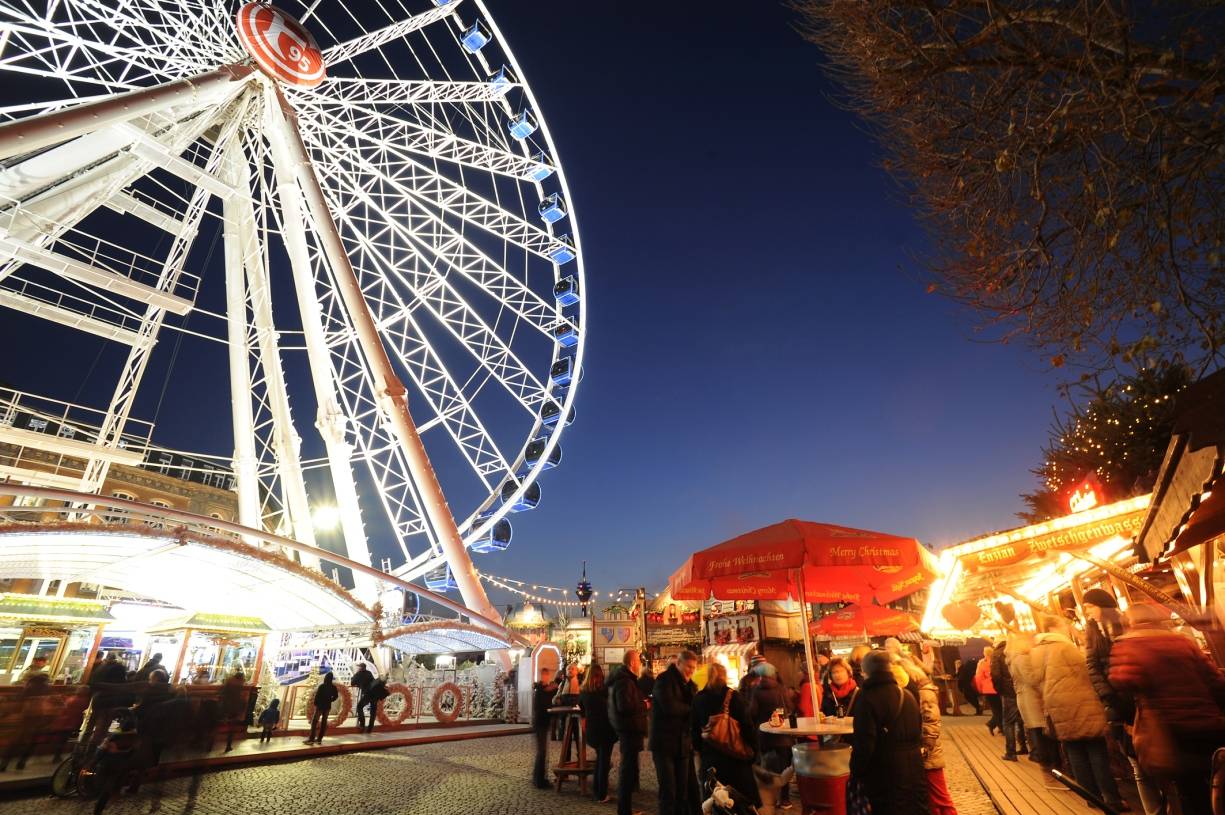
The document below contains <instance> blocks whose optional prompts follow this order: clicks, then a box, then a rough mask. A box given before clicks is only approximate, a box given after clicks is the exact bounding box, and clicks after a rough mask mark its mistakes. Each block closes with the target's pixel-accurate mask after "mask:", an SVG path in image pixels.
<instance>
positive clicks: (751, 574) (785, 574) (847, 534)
mask: <svg viewBox="0 0 1225 815" xmlns="http://www.w3.org/2000/svg"><path fill="white" fill-rule="evenodd" d="M934 577H935V568H934V562H933V559H932V558H931V556H930V555H929V554H928V553H927V551H926V550H925V549H924V548H923V547H922V546H920V545H919V542H918V541H917V540H915V539H914V538H902V537H898V536H897V535H886V534H883V533H881V532H869V531H867V530H864V529H851V528H849V527H845V526H833V525H832V524H819V523H813V522H811V521H798V520H795V519H794V518H792V519H789V520H786V521H783V522H782V523H777V524H774V525H772V526H767V527H763V528H762V529H758V530H756V531H755V532H749V533H746V534H744V535H740V536H738V537H735V538H732V539H731V540H729V541H725V542H723V543H720V544H718V545H717V546H712V547H710V548H709V549H703V550H702V551H700V552H695V553H694V554H693V555H692V556H690V557H689V558H688V559H687V560H686V561H685V563H684V564H683V565H682V566H681V568H679V569H677V570H676V572H675V573H674V574H673V575H672V578H671V580H669V588H670V589H671V591H672V596H673V597H676V598H678V599H694V600H705V599H706V598H708V597H710V596H711V595H712V594H713V595H714V596H716V597H719V598H720V599H757V600H781V599H786V598H788V597H795V598H797V599H800V598H802V599H803V600H804V601H806V602H834V601H851V602H863V601H865V600H868V599H869V598H871V597H877V599H880V596H884V597H887V598H888V600H893V599H896V598H897V597H902V596H905V595H907V594H910V593H911V592H914V591H917V590H918V589H920V588H922V587H923V586H925V585H927V584H928V583H930V582H931V580H932V578H934ZM888 600H882V602H888ZM861 630H862V629H861ZM804 656H805V659H806V661H807V662H808V670H809V676H816V674H815V672H814V671H813V657H812V640H811V639H810V638H809V637H805V638H804ZM809 690H810V692H811V693H812V694H813V697H812V703H813V708H814V709H815V708H816V707H817V700H816V687H815V685H812V684H811V683H810V685H809Z"/></svg>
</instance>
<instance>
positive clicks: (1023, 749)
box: [991, 639, 1029, 761]
mask: <svg viewBox="0 0 1225 815" xmlns="http://www.w3.org/2000/svg"><path fill="white" fill-rule="evenodd" d="M991 684H992V685H994V686H995V692H996V693H997V694H999V697H1000V720H1001V724H1000V727H1001V728H1002V729H1003V730H1004V761H1016V760H1017V756H1018V755H1025V754H1026V753H1028V752H1029V747H1028V746H1027V745H1026V743H1025V727H1024V726H1023V725H1022V724H1021V714H1020V711H1018V710H1017V688H1016V684H1015V683H1014V682H1013V681H1012V672H1011V671H1010V670H1008V642H1007V640H1003V639H1001V640H1000V641H999V642H997V643H996V644H995V650H994V651H993V652H992V654H991Z"/></svg>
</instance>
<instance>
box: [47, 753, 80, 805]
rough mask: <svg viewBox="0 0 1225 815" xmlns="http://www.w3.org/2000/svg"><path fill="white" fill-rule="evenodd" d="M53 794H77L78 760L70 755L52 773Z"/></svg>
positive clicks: (64, 796)
mask: <svg viewBox="0 0 1225 815" xmlns="http://www.w3.org/2000/svg"><path fill="white" fill-rule="evenodd" d="M51 794H52V795H54V796H55V797H56V798H71V797H72V796H74V795H76V794H77V762H76V758H75V757H73V756H69V757H68V758H66V759H64V760H63V761H61V762H60V763H59V766H58V767H56V768H55V772H54V773H52V774H51Z"/></svg>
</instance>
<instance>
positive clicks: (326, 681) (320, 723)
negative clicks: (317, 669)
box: [305, 671, 340, 744]
mask: <svg viewBox="0 0 1225 815" xmlns="http://www.w3.org/2000/svg"><path fill="white" fill-rule="evenodd" d="M339 696H340V691H338V690H336V685H335V683H334V682H333V680H332V672H331V671H328V672H327V673H325V674H324V675H323V681H322V682H320V683H319V687H318V688H316V689H315V698H314V700H312V701H313V704H312V710H311V731H310V735H309V736H307V737H306V742H305V743H306V744H311V743H314V744H323V736H324V734H326V733H327V729H328V715H329V714H330V713H331V711H332V703H333V702H335V701H336V699H337V697H339Z"/></svg>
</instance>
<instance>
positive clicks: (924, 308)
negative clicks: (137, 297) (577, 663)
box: [0, 0, 1057, 601]
mask: <svg viewBox="0 0 1225 815" xmlns="http://www.w3.org/2000/svg"><path fill="white" fill-rule="evenodd" d="M490 5H491V7H492V11H493V13H494V14H495V15H496V16H497V20H498V23H499V25H500V26H501V28H502V30H503V33H504V34H505V35H506V37H507V39H508V41H509V43H510V45H511V47H512V48H513V49H514V51H515V54H516V56H517V58H518V59H519V62H520V64H521V66H522V68H523V70H524V74H525V77H526V79H527V80H528V82H529V83H530V84H531V85H532V87H533V88H534V90H535V93H536V95H537V98H538V101H539V103H540V106H541V108H542V113H543V115H544V117H545V119H546V120H547V121H548V123H549V126H550V129H551V130H552V134H553V137H554V140H555V142H556V144H557V147H558V151H559V153H560V159H561V162H562V164H563V166H564V167H565V168H566V173H567V176H568V179H569V183H570V188H571V192H572V201H571V203H572V205H573V206H574V207H575V209H576V212H577V214H578V217H579V219H580V225H581V228H582V237H583V245H584V251H585V257H586V264H587V267H586V269H587V289H586V296H587V302H588V308H589V312H588V323H587V327H586V330H587V337H588V344H587V369H586V377H585V379H584V381H583V383H582V386H581V387H580V390H579V394H578V402H577V414H578V420H577V421H576V423H575V424H574V425H573V426H572V427H571V428H569V430H568V431H567V433H566V434H565V435H564V436H563V440H562V445H563V447H564V449H565V460H564V462H563V465H562V466H561V467H560V468H559V469H557V470H555V471H552V472H549V473H547V474H546V475H545V477H544V479H543V482H542V484H543V489H544V500H543V501H542V503H541V505H540V507H539V508H538V509H537V510H536V511H534V512H530V513H521V514H519V515H517V516H515V518H514V525H515V539H514V542H513V544H512V546H511V549H510V550H509V551H508V552H507V553H504V554H501V555H489V556H481V557H479V559H478V561H477V565H478V567H479V568H481V569H484V570H486V571H489V572H492V573H494V574H501V575H507V576H511V577H516V578H524V579H528V580H531V581H537V582H541V583H550V584H553V585H561V586H572V585H573V584H574V582H575V580H576V579H577V577H578V574H579V570H580V568H581V561H582V560H584V559H585V560H587V561H588V564H589V575H590V576H591V578H592V580H593V582H594V583H595V586H596V588H597V589H599V590H602V591H607V590H610V589H616V588H618V587H622V586H634V585H646V586H647V587H648V588H649V589H651V590H655V589H658V588H660V587H661V586H662V585H663V584H664V583H665V581H666V579H667V576H668V574H669V573H671V571H672V570H673V569H675V568H676V566H677V565H678V564H679V563H680V562H681V561H682V560H683V559H684V558H685V556H686V555H687V554H688V553H689V552H691V551H693V550H694V549H697V548H702V547H705V546H708V545H711V544H713V543H717V542H719V541H720V540H723V539H725V538H727V537H730V536H732V535H735V534H738V533H740V532H744V531H747V530H749V529H753V528H755V527H758V526H762V525H766V524H769V523H773V522H775V521H778V520H781V519H783V518H786V517H792V516H795V517H802V518H808V519H813V520H821V521H827V522H830V523H837V524H844V525H849V526H859V527H865V528H869V529H876V530H880V531H885V532H891V533H897V534H904V535H912V536H915V537H918V538H919V539H921V540H923V541H924V542H928V543H932V544H935V545H936V546H941V545H944V544H947V543H951V542H954V541H957V540H961V539H964V538H967V537H970V536H972V535H976V534H979V533H982V532H986V531H990V530H994V529H999V528H1004V527H1008V526H1011V525H1014V523H1015V519H1014V516H1013V513H1014V512H1016V511H1017V510H1018V509H1019V508H1020V500H1019V499H1018V497H1017V495H1018V493H1020V492H1022V491H1024V490H1028V489H1031V488H1032V486H1033V485H1034V478H1033V476H1031V475H1030V473H1029V468H1030V467H1032V466H1034V465H1035V464H1036V463H1037V461H1038V459H1039V450H1040V446H1041V444H1042V442H1043V441H1044V439H1045V435H1046V429H1047V426H1048V425H1049V422H1050V418H1051V412H1050V408H1051V405H1052V404H1053V403H1055V402H1056V400H1057V397H1056V393H1055V384H1056V379H1055V377H1054V376H1053V375H1052V374H1050V373H1049V372H1048V371H1047V370H1046V369H1044V366H1043V363H1042V362H1041V360H1040V359H1039V358H1038V357H1037V356H1036V355H1034V354H1031V353H1029V352H1026V351H1025V350H1024V349H1022V348H1019V347H1016V346H1001V345H995V344H986V343H982V342H976V341H975V340H974V332H973V325H974V320H973V316H972V315H968V314H966V313H964V312H961V311H959V310H958V309H957V308H955V307H954V306H953V305H952V304H950V303H949V302H948V301H946V300H943V299H940V298H938V297H935V296H931V295H928V294H926V293H925V291H924V289H925V283H926V282H925V280H924V279H923V277H922V274H921V272H920V270H919V269H918V268H917V267H916V266H915V265H914V263H913V261H912V258H913V256H914V255H916V254H919V253H921V252H922V251H923V248H924V237H923V234H922V232H921V231H920V230H919V229H918V227H917V226H916V224H915V223H914V221H913V219H912V217H911V215H910V213H909V212H908V211H907V208H906V206H905V205H904V201H903V200H902V197H901V194H900V192H899V191H898V190H897V189H896V187H894V186H893V185H892V183H891V182H890V180H889V179H888V178H887V177H886V176H885V175H884V173H883V172H882V171H881V170H880V169H878V167H877V166H876V164H877V161H878V158H879V155H878V152H877V148H876V146H875V145H874V144H873V143H872V141H871V139H870V138H869V137H868V136H867V135H866V134H865V133H864V132H863V130H862V128H861V126H860V124H859V123H858V122H857V121H856V120H855V119H854V118H853V117H852V116H851V115H849V114H848V113H846V112H845V111H842V110H839V109H838V108H837V107H836V106H834V105H832V104H831V103H830V102H829V100H828V94H829V93H830V91H831V88H830V86H829V85H828V84H827V82H826V81H825V79H824V77H823V76H822V73H821V70H820V54H819V52H818V51H817V50H816V48H815V47H814V46H811V45H809V44H807V43H805V42H804V41H803V40H802V39H801V38H800V37H799V36H798V35H797V34H796V33H795V32H794V31H793V30H792V28H791V22H792V19H793V17H792V13H791V12H790V11H789V10H788V9H786V8H785V7H784V6H783V5H781V4H778V3H775V2H773V0H764V1H761V2H753V3H731V2H715V3H704V4H700V5H698V4H692V3H649V4H631V3H624V2H612V0H598V2H595V1H593V2H586V3H581V4H579V3H574V2H573V0H532V2H522V0H491V1H490ZM466 14H469V15H470V12H466ZM220 256H221V255H220V249H218V251H217V253H216V255H215V256H214V258H213V260H214V263H215V264H216V268H217V270H219V269H220ZM291 310H292V309H291ZM202 319H203V320H204V321H205V324H208V323H207V321H208V319H209V318H202ZM291 322H292V318H291ZM208 325H211V328H212V329H214V330H219V327H218V326H217V325H216V324H215V323H212V324H208ZM32 326H33V323H32V322H31V321H29V320H26V319H24V318H22V317H21V316H19V315H14V314H11V313H9V312H0V347H5V346H7V347H5V353H4V355H3V356H2V357H0V360H2V361H0V380H9V381H11V382H13V383H14V384H16V385H18V386H19V387H31V388H34V389H36V390H38V389H40V388H39V385H40V381H41V383H44V384H46V383H54V384H55V385H56V386H57V387H56V388H55V389H54V390H55V391H57V393H56V395H59V396H61V397H62V398H69V399H71V398H73V397H74V395H75V391H76V389H77V384H78V381H79V380H78V378H77V377H64V376H63V374H62V370H61V369H60V368H59V367H58V366H57V365H55V364H49V362H48V360H49V359H50V358H51V356H52V355H50V354H48V355H46V356H44V354H42V353H41V352H39V353H23V352H16V351H15V350H14V349H15V348H16V347H17V343H18V342H22V341H25V340H22V339H21V338H22V337H24V336H25V334H26V332H28V331H30V330H33V329H32ZM64 333H65V332H59V333H58V335H57V336H59V337H60V338H61V343H62V345H61V347H60V348H59V349H58V351H59V352H60V354H61V355H63V356H65V357H66V358H67V359H68V360H69V362H70V363H71V364H73V365H77V366H79V368H80V369H81V376H84V374H85V371H87V370H88V369H89V368H90V362H91V361H92V360H93V358H94V355H95V354H96V353H97V347H98V341H94V340H92V339H91V338H88V337H84V336H83V335H82V336H76V337H65V336H64ZM172 336H173V335H172ZM164 342H165V343H166V347H167V350H166V353H167V354H169V350H168V349H169V348H170V347H171V345H170V343H171V342H172V339H171V338H170V337H166V338H164ZM184 347H185V348H186V347H187V346H186V345H185V346H184ZM211 352H212V353H214V354H218V355H219V354H220V350H219V347H218V346H213V347H212V349H211ZM108 353H111V354H112V355H114V354H115V353H117V352H115V351H114V349H111V351H109V352H108ZM118 353H120V356H119V357H118V359H121V358H122V355H121V351H120V352H118ZM186 353H187V352H186V351H185V354H186ZM57 356H58V355H57ZM117 361H118V360H111V362H112V363H113V364H112V365H111V367H110V368H109V370H112V371H113V370H116V368H115V365H117ZM302 365H303V362H302V360H301V359H300V357H299V358H295V359H291V360H289V361H287V367H289V368H290V369H300V368H301V367H302ZM191 366H192V361H191V360H188V359H180V360H179V369H180V370H182V369H183V368H185V367H186V368H188V369H190V368H191ZM106 368H107V365H106V361H104V364H103V365H102V366H101V367H99V368H98V370H99V371H101V370H103V369H106ZM111 381H113V374H108V378H107V379H105V380H104V379H103V377H102V376H101V374H98V375H96V376H94V377H93V379H92V380H91V381H90V383H89V385H90V388H89V389H94V388H96V387H99V386H101V385H102V384H106V391H105V392H109V387H110V384H109V382H111ZM160 384H161V383H160V380H156V379H155V381H153V382H152V384H151V385H150V388H151V389H152V390H153V391H154V392H153V393H151V394H149V398H150V399H151V400H152V401H153V402H155V401H156V395H157V394H156V390H157V389H158V388H159V387H160ZM197 385H198V387H199V388H200V389H202V391H201V392H202V393H205V392H206V393H207V395H208V396H209V397H210V398H211V400H212V401H211V403H210V404H208V405H207V406H205V402H203V401H201V402H200V403H198V404H196V405H195V407H194V410H195V412H196V413H198V414H199V415H186V413H184V414H181V415H169V416H167V415H162V416H161V417H159V421H161V422H162V423H163V424H167V425H174V424H175V423H177V424H178V425H180V426H185V427H187V428H189V429H191V430H195V429H196V428H199V430H198V433H196V435H198V436H199V437H200V438H198V439H186V440H183V441H182V442H181V444H182V445H183V446H184V447H188V448H189V449H213V450H216V451H217V452H222V451H224V450H225V445H226V444H228V440H226V439H223V438H221V437H220V436H218V437H217V438H212V436H215V435H216V433H221V434H222V435H223V436H224V435H226V434H228V430H226V428H227V426H228V415H227V412H228V407H227V403H228V398H227V396H228V392H227V391H226V390H225V388H224V383H223V382H216V383H213V382H211V381H210V382H203V381H201V382H199V383H197ZM308 404H309V403H308ZM167 412H170V411H167ZM190 412H191V411H187V413H190ZM303 413H304V415H301V416H299V417H298V421H299V422H300V423H301V424H303V426H304V427H309V423H310V421H311V417H310V411H303ZM141 415H142V417H143V418H147V417H148V415H149V413H148V412H145V413H142V414H141ZM205 437H209V438H207V439H206V438H205ZM196 442H199V444H200V446H199V447H196V446H192V445H193V444H194V443H196ZM170 443H173V442H170ZM495 596H496V597H497V599H498V600H499V601H505V600H506V599H507V598H506V597H505V596H497V595H495Z"/></svg>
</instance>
